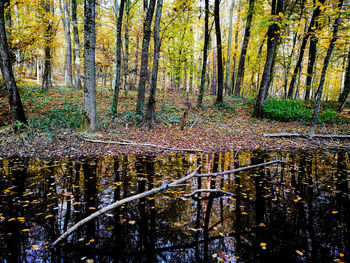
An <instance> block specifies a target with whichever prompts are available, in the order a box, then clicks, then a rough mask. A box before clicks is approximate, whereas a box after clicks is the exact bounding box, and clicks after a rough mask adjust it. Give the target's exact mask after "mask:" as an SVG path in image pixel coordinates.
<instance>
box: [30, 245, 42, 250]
mask: <svg viewBox="0 0 350 263" xmlns="http://www.w3.org/2000/svg"><path fill="white" fill-rule="evenodd" d="M30 249H31V250H40V247H39V246H38V245H32V247H31V248H30Z"/></svg>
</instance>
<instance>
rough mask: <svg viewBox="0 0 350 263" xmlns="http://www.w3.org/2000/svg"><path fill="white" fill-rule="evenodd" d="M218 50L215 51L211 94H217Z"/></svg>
mask: <svg viewBox="0 0 350 263" xmlns="http://www.w3.org/2000/svg"><path fill="white" fill-rule="evenodd" d="M216 67H217V64H216V50H214V51H213V79H212V82H211V95H216V86H217V83H218V82H217V74H216Z"/></svg>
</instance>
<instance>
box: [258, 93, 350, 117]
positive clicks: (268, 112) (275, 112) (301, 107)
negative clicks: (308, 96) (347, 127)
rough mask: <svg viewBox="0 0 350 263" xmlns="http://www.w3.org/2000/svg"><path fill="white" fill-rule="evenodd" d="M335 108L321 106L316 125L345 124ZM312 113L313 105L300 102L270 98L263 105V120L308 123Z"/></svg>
mask: <svg viewBox="0 0 350 263" xmlns="http://www.w3.org/2000/svg"><path fill="white" fill-rule="evenodd" d="M334 108H336V107H335V106H334V105H333V104H331V103H326V106H322V108H321V110H320V114H319V116H318V120H317V122H318V123H345V122H348V120H347V119H346V118H344V117H343V116H341V115H340V114H339V113H338V112H336V111H335V110H333V109H334ZM313 112H314V103H312V102H309V101H302V100H289V99H276V98H270V99H268V100H267V101H266V103H265V105H264V116H265V118H268V119H272V120H278V121H286V122H287V121H300V122H309V121H311V119H312V116H313Z"/></svg>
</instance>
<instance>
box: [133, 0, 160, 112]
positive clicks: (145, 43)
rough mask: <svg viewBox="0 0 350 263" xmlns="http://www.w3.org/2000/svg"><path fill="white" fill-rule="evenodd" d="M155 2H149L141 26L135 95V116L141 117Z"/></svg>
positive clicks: (154, 0)
mask: <svg viewBox="0 0 350 263" xmlns="http://www.w3.org/2000/svg"><path fill="white" fill-rule="evenodd" d="M155 5H156V0H150V2H149V6H148V8H147V14H146V19H145V21H144V24H143V40H142V54H141V72H140V81H139V88H138V94H137V105H136V114H139V115H142V113H143V108H144V104H145V93H146V83H147V79H148V50H149V42H150V39H151V24H152V17H153V13H154V7H155Z"/></svg>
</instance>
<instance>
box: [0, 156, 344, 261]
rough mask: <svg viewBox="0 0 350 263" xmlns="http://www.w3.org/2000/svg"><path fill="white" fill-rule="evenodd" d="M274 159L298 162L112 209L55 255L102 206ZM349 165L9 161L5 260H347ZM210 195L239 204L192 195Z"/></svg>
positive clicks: (1, 249) (229, 160) (338, 159)
mask: <svg viewBox="0 0 350 263" xmlns="http://www.w3.org/2000/svg"><path fill="white" fill-rule="evenodd" d="M274 159H284V160H287V161H288V163H287V164H281V165H272V166H268V167H260V168H257V169H254V170H248V171H241V172H240V173H237V174H228V175H224V176H222V177H204V178H195V179H193V180H191V181H190V182H188V184H187V185H184V186H181V187H178V188H176V189H175V188H172V189H170V190H168V191H167V192H165V193H162V194H158V195H156V196H151V197H148V198H144V199H140V200H138V201H136V202H133V203H128V204H126V205H123V206H121V207H119V208H117V209H115V210H113V211H110V212H109V213H107V214H105V215H103V216H101V217H99V218H98V219H97V220H94V221H91V222H89V223H88V224H87V225H85V226H84V227H82V228H81V229H80V230H79V231H77V232H76V233H75V234H74V235H72V236H71V237H69V238H68V240H67V241H66V243H65V244H62V245H61V246H60V247H58V248H56V249H50V248H49V247H48V246H49V244H50V243H51V242H53V241H54V240H55V239H56V238H57V237H58V236H59V235H60V234H61V233H63V232H64V231H66V230H67V229H68V228H69V227H70V226H72V225H73V224H74V223H76V222H78V221H79V220H81V219H82V218H84V217H86V216H88V215H90V214H91V213H93V212H95V211H96V210H97V209H100V208H102V207H104V206H106V205H108V204H110V203H112V202H115V201H117V200H120V199H123V198H126V197H128V196H131V195H134V194H136V193H139V192H143V191H147V190H150V189H152V188H154V187H158V186H160V185H161V184H163V183H164V182H171V181H173V180H175V179H178V178H180V177H183V176H184V175H186V174H188V173H189V172H191V171H192V170H193V169H194V168H195V167H197V166H198V165H201V168H200V170H199V172H200V173H208V172H216V171H220V170H227V169H233V168H238V167H244V166H247V165H252V164H258V163H262V162H266V161H270V160H274ZM349 166H350V161H349V153H347V152H338V153H308V152H298V153H274V152H270V153H266V152H254V151H253V152H243V151H241V152H233V153H216V154H209V155H204V154H203V155H167V156H157V157H151V156H135V155H129V156H118V157H103V158H99V159H93V158H86V159H74V160H72V159H60V160H42V159H20V160H18V159H2V160H1V161H0V261H1V262H86V261H87V260H93V261H94V262H217V261H218V260H219V261H222V260H224V261H227V262H281V260H282V259H283V262H332V261H334V260H336V261H338V262H341V261H343V262H346V261H349V240H350V237H349V222H350V212H349V169H350V168H349ZM203 188H212V189H214V188H219V189H222V190H224V191H227V192H231V193H233V194H234V196H219V195H218V194H217V193H201V194H199V195H197V196H196V197H195V198H192V199H188V198H184V197H183V196H184V195H185V194H188V193H191V192H193V191H195V190H197V189H203ZM90 262H91V261H90Z"/></svg>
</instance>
